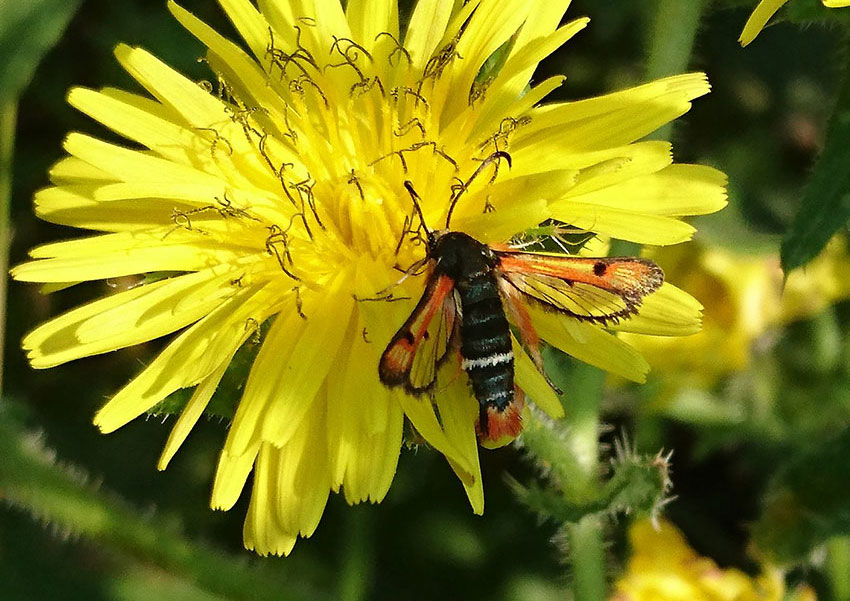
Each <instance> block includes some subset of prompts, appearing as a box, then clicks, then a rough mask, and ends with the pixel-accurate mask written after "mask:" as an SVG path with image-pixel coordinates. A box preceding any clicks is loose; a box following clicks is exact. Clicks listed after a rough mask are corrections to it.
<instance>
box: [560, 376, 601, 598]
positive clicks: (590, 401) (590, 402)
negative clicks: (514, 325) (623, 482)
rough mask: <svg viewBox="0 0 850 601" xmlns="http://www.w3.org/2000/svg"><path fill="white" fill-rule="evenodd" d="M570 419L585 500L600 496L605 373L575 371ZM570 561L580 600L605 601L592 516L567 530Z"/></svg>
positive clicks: (598, 542)
mask: <svg viewBox="0 0 850 601" xmlns="http://www.w3.org/2000/svg"><path fill="white" fill-rule="evenodd" d="M570 376H571V378H570V379H571V383H570V386H569V388H567V389H566V390H569V391H570V394H569V396H570V400H569V405H568V411H567V419H568V420H569V422H570V431H571V436H570V444H571V446H572V448H573V452H574V454H575V457H576V459H577V460H578V463H579V465H580V466H581V467H582V473H581V476H582V482H581V487H580V489H581V490H583V492H584V495H583V496H584V497H585V498H587V499H592V498H594V497H595V496H596V495H598V494H599V487H600V483H599V406H600V403H601V401H602V389H603V385H604V382H605V372H603V371H602V370H600V369H597V368H595V367H592V366H590V365H586V364H584V363H577V364H576V365H575V366H574V368H573V369H572V370H571V373H570ZM567 535H568V538H569V549H570V559H571V560H572V568H573V578H574V584H573V586H574V590H573V592H574V593H575V600H576V601H602V600H603V599H605V593H606V586H607V584H606V578H605V554H604V551H603V543H604V541H603V536H602V522H601V520H600V518H599V517H598V516H595V515H588V516H585V517H584V518H582V519H581V520H580V521H579V522H577V523H574V524H570V525H569V526H568V527H567Z"/></svg>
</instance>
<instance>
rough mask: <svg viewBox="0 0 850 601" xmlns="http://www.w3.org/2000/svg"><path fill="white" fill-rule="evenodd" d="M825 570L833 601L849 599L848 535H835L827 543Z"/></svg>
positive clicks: (849, 537) (849, 543) (849, 565)
mask: <svg viewBox="0 0 850 601" xmlns="http://www.w3.org/2000/svg"><path fill="white" fill-rule="evenodd" d="M826 549H827V558H826V571H827V574H828V575H829V584H830V588H831V589H832V597H831V598H832V600H833V601H850V536H837V537H835V538H833V539H832V540H830V541H829V543H827V546H826Z"/></svg>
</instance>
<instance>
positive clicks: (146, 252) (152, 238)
mask: <svg viewBox="0 0 850 601" xmlns="http://www.w3.org/2000/svg"><path fill="white" fill-rule="evenodd" d="M185 233H186V232H184V231H181V230H180V229H175V228H162V229H159V230H145V231H138V232H122V233H118V234H107V235H103V236H97V237H92V238H83V239H78V240H72V241H69V242H57V243H55V244H46V245H44V246H40V247H37V248H35V249H33V250H32V251H31V253H30V254H31V255H32V256H33V257H35V258H39V259H41V258H43V260H40V261H30V262H29V263H24V264H22V265H18V266H17V267H15V268H13V269H12V270H11V273H12V277H14V278H15V279H18V280H22V281H25V282H71V281H87V280H101V279H107V278H116V277H122V276H126V275H134V274H137V273H150V272H156V271H197V270H200V269H204V268H206V267H207V266H209V265H216V264H222V263H229V262H231V261H236V260H237V259H238V258H239V257H240V255H243V254H244V251H243V252H239V251H238V250H237V249H235V248H234V249H231V250H228V249H226V248H225V247H223V245H222V244H220V243H215V242H214V241H207V240H204V239H203V238H201V239H199V237H198V236H192V237H191V241H187V239H186V237H185V236H184V235H183V234H185Z"/></svg>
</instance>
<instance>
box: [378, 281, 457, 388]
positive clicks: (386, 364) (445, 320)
mask: <svg viewBox="0 0 850 601" xmlns="http://www.w3.org/2000/svg"><path fill="white" fill-rule="evenodd" d="M457 313H458V311H457V300H456V298H455V288H454V280H452V278H450V277H448V276H446V275H442V274H438V275H434V276H432V277H431V279H430V280H429V281H428V285H427V286H426V287H425V292H424V293H423V294H422V298H420V299H419V302H418V303H417V304H416V307H415V308H414V309H413V312H412V313H411V314H410V317H408V318H407V321H405V322H404V325H402V326H401V328H399V330H398V332H396V334H395V336H393V338H392V340H390V343H389V344H388V345H387V348H386V350H385V351H384V354H383V355H382V356H381V362H380V364H379V368H378V375H379V376H380V379H381V382H383V383H384V384H386V385H387V386H404V388H405V389H406V390H407V391H408V392H410V393H413V394H421V393H423V392H426V391H428V390H429V389H431V388H432V387H433V386H434V382H435V381H436V379H437V369H438V368H439V366H440V364H441V363H442V362H443V361H444V360H445V358H446V357H447V356H448V353H449V350H450V349H451V348H452V345H453V340H454V339H455V331H456V329H457V328H456V325H457V323H458V318H457V317H458V315H457Z"/></svg>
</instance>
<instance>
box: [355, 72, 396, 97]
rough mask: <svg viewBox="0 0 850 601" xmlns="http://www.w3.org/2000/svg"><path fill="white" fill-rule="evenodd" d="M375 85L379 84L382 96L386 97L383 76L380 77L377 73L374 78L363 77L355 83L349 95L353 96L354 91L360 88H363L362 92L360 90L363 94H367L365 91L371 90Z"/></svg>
mask: <svg viewBox="0 0 850 601" xmlns="http://www.w3.org/2000/svg"><path fill="white" fill-rule="evenodd" d="M375 86H378V89H379V90H381V96H383V97H385V98H386V96H387V93H386V91H385V90H384V84H383V83H381V78H380V77H378V76H377V75H376V76H375V77H373V78H372V79H361V80H360V81H358V82H357V83H355V84H353V85H352V86H351V90H350V91H349V95H350V96H351V97H352V98H353V97H354V93H355V92H356V91H358V90H361V92H360V93H361V94H365V93H367V92H369V91H370V90H371V89H372V88H374V87H375Z"/></svg>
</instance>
